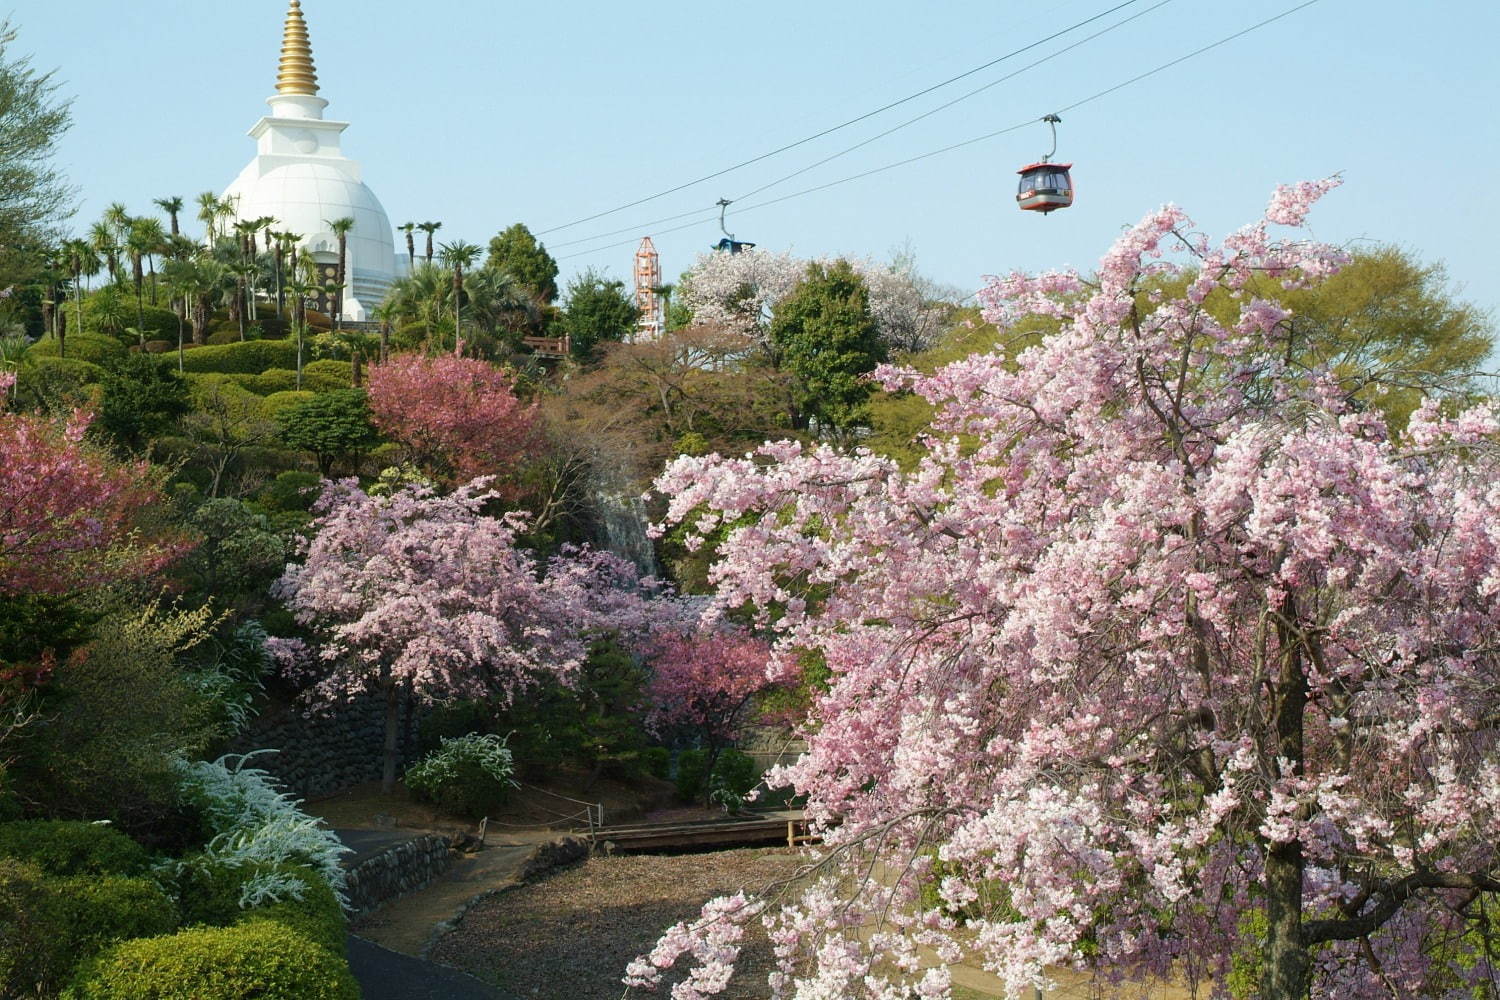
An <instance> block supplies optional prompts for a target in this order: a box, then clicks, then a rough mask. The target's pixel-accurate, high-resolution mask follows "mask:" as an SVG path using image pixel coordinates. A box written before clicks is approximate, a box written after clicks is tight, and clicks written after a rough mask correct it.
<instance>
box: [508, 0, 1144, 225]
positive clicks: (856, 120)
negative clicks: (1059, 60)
mask: <svg viewBox="0 0 1500 1000" xmlns="http://www.w3.org/2000/svg"><path fill="white" fill-rule="evenodd" d="M1139 2H1140V0H1124V2H1123V3H1118V4H1116V5H1115V6H1113V7H1111V8H1109V9H1108V10H1106V11H1101V12H1100V13H1098V14H1095V15H1094V16H1093V17H1090V18H1086V19H1085V20H1082V21H1079V22H1078V23H1077V24H1072V25H1069V26H1068V27H1066V28H1063V29H1062V30H1061V31H1056V32H1053V33H1052V34H1050V35H1048V36H1047V37H1046V38H1039V39H1037V40H1036V41H1034V42H1031V43H1029V44H1027V45H1023V46H1022V47H1021V48H1019V49H1015V50H1014V51H1011V52H1007V53H1006V54H1005V55H1003V56H998V57H997V58H994V59H991V60H990V61H989V62H987V63H984V64H983V65H980V66H975V67H974V68H973V69H970V70H965V71H964V72H962V73H960V74H958V75H957V76H952V77H949V78H948V79H946V80H944V81H943V82H941V83H934V84H933V85H932V86H930V87H926V88H923V89H922V90H919V91H917V92H916V93H915V94H908V95H907V96H905V97H903V98H901V99H899V100H895V101H892V102H891V103H889V104H886V105H883V106H881V107H878V108H876V109H875V110H874V111H867V112H865V113H864V114H862V115H860V116H859V117H857V118H851V119H849V120H848V121H846V122H842V123H840V124H838V125H834V126H832V127H830V128H825V129H824V130H823V131H821V132H816V133H814V134H812V135H810V136H807V137H806V138H802V139H798V140H797V141H796V142H789V143H787V144H786V145H785V146H780V147H777V148H776V149H773V150H771V151H770V152H768V153H761V154H760V155H759V156H753V157H751V158H750V159H748V160H742V161H741V162H739V163H736V164H734V165H733V166H730V167H725V168H724V169H722V170H716V171H714V172H713V173H711V174H704V175H703V176H702V177H698V178H695V179H693V180H690V181H687V182H685V183H682V184H678V185H677V186H675V187H670V188H667V189H666V190H665V191H658V192H657V193H656V194H652V195H647V196H646V197H644V198H637V199H636V200H635V201H631V202H627V203H625V204H623V205H618V206H616V207H614V208H611V209H607V210H606V211H603V212H596V213H594V214H593V215H588V216H585V217H583V218H581V219H574V220H573V221H572V222H565V223H563V224H562V225H560V226H553V227H551V228H550V229H541V230H538V231H537V233H536V235H538V236H545V235H546V234H547V233H555V232H558V231H560V230H563V229H571V228H572V227H573V226H581V225H583V223H585V222H593V221H594V220H595V219H602V218H604V216H606V215H614V214H615V213H616V212H623V211H625V209H627V208H634V207H635V206H637V205H644V204H645V203H646V202H648V201H655V200H656V199H658V198H665V197H666V196H667V195H669V194H676V193H677V192H678V191H681V190H683V189H685V188H690V187H692V186H693V185H695V184H701V183H703V182H704V181H710V180H713V179H714V178H715V177H722V176H724V175H725V174H727V173H731V172H733V171H735V170H739V169H740V168H742V167H748V166H750V165H751V164H753V163H759V162H760V161H762V160H766V159H770V158H771V157H773V156H777V155H779V154H781V153H785V152H786V151H787V150H790V149H796V148H797V147H798V146H804V145H806V144H807V143H809V142H812V141H814V140H816V139H821V138H823V137H824V136H826V135H832V134H833V133H834V132H838V131H841V130H842V129H846V128H848V127H849V126H851V125H857V124H859V123H860V122H862V121H864V120H866V119H867V118H873V117H875V116H876V115H878V114H883V113H884V112H886V111H889V110H891V109H892V108H897V107H900V106H901V105H903V104H906V103H909V102H911V101H914V100H916V99H917V98H919V97H924V96H926V95H927V94H930V93H932V92H933V91H934V90H941V89H942V88H943V87H946V86H948V85H949V84H950V83H957V82H958V81H959V80H963V79H965V78H967V77H971V76H973V75H974V74H975V73H980V72H983V71H984V70H987V69H989V68H990V67H991V66H996V65H998V64H1000V63H1002V62H1004V61H1005V60H1007V59H1012V58H1014V57H1016V56H1018V55H1021V54H1022V53H1023V52H1029V51H1031V50H1032V49H1034V48H1036V47H1037V46H1038V45H1045V44H1047V43H1048V42H1050V41H1052V40H1054V39H1057V38H1061V37H1062V36H1063V35H1066V34H1069V33H1070V32H1074V31H1077V30H1078V29H1079V28H1082V27H1085V26H1087V25H1090V24H1092V23H1094V22H1095V21H1097V20H1099V19H1100V18H1102V17H1108V16H1109V15H1111V14H1113V13H1114V12H1115V11H1117V10H1123V9H1124V8H1126V7H1129V6H1131V5H1132V4H1136V3H1139Z"/></svg>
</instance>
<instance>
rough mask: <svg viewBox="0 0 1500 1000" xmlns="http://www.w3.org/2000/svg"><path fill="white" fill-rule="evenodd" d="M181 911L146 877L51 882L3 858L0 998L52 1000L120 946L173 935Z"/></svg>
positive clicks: (34, 870) (29, 867) (32, 867)
mask: <svg viewBox="0 0 1500 1000" xmlns="http://www.w3.org/2000/svg"><path fill="white" fill-rule="evenodd" d="M176 926H177V908H176V907H175V906H174V905H173V903H172V901H171V900H170V899H168V898H167V897H166V895H164V894H163V893H162V891H161V889H159V888H158V887H157V886H156V885H155V883H153V882H151V881H150V880H148V879H144V878H126V877H123V876H117V875H111V876H105V877H99V876H95V875H78V876H71V877H67V878H51V877H49V876H47V875H44V874H43V873H42V870H41V869H40V868H38V867H37V866H36V865H33V864H28V863H25V862H21V861H16V860H14V859H9V858H7V859H3V860H0V995H3V996H7V997H13V996H32V995H41V996H53V995H55V994H56V991H57V989H58V988H59V987H60V986H61V985H62V984H63V983H65V982H66V981H67V980H68V979H69V977H70V976H71V975H72V974H73V971H74V969H75V968H76V967H77V966H78V964H79V963H80V962H82V961H84V960H86V959H88V958H89V957H91V956H93V955H95V954H97V953H98V952H100V951H101V950H103V949H104V948H107V947H109V946H110V945H112V944H114V943H115V942H117V941H123V940H128V939H130V938H139V937H151V936H155V935H158V934H167V933H170V932H171V931H172V930H173V929H174V928H175V927H176Z"/></svg>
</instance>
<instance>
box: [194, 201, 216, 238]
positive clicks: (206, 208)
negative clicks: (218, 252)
mask: <svg viewBox="0 0 1500 1000" xmlns="http://www.w3.org/2000/svg"><path fill="white" fill-rule="evenodd" d="M194 202H195V203H196V204H197V206H198V221H199V222H201V223H203V236H204V238H205V239H206V240H207V241H208V245H209V246H210V247H211V246H213V245H214V240H215V238H216V237H217V236H218V223H219V196H218V195H216V194H214V193H213V192H212V191H204V192H202V193H200V194H199V195H198V197H197V198H196V199H194Z"/></svg>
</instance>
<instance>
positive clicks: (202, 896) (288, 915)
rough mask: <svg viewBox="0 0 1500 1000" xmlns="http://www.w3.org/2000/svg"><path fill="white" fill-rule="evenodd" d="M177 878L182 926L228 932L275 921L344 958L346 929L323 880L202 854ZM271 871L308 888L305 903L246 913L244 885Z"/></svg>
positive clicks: (287, 869) (264, 907)
mask: <svg viewBox="0 0 1500 1000" xmlns="http://www.w3.org/2000/svg"><path fill="white" fill-rule="evenodd" d="M185 860H186V862H187V863H186V864H184V865H183V866H182V868H181V870H180V871H179V873H178V876H177V881H176V891H177V897H178V902H179V905H180V906H181V907H182V922H183V923H184V924H207V925H209V926H212V927H228V926H230V925H232V924H238V923H243V922H245V921H246V920H274V921H275V922H277V923H279V924H283V925H284V926H286V927H289V928H291V929H292V930H294V931H296V932H297V933H299V934H301V935H302V936H304V937H306V938H307V939H308V940H309V941H313V942H315V943H316V944H319V945H322V946H323V947H324V948H327V949H328V950H329V951H331V952H332V953H333V954H335V955H343V954H344V936H345V932H346V929H347V928H346V925H345V921H344V911H343V909H342V908H341V907H340V906H339V901H338V899H337V897H335V896H334V894H333V890H332V889H330V888H329V887H328V885H327V883H325V882H324V881H323V880H322V879H321V878H319V877H317V875H315V874H314V873H313V872H312V871H310V870H309V869H307V868H299V867H297V866H295V865H243V866H240V867H230V866H228V865H223V864H217V863H215V862H214V861H212V860H211V859H209V858H207V857H205V856H203V855H198V856H196V857H190V858H188V859H185ZM268 872H274V873H279V874H282V875H289V876H291V877H292V878H295V879H296V880H297V881H299V882H301V883H302V885H303V886H304V890H303V893H302V898H301V899H288V900H286V901H284V902H280V903H276V902H270V903H264V904H262V905H260V906H256V907H251V908H249V909H245V908H243V907H241V906H240V891H241V889H243V888H244V885H245V883H246V882H248V881H249V880H250V879H251V878H254V877H255V876H257V875H261V874H264V873H268Z"/></svg>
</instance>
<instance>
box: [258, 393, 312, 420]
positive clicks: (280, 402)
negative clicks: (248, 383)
mask: <svg viewBox="0 0 1500 1000" xmlns="http://www.w3.org/2000/svg"><path fill="white" fill-rule="evenodd" d="M317 395H318V394H317V393H315V392H313V391H312V390H311V389H288V390H286V391H285V392H273V393H271V394H270V395H269V396H267V397H266V412H267V413H268V414H270V415H271V416H273V417H274V416H276V414H278V413H280V412H281V411H282V410H285V409H287V408H288V407H292V406H297V405H299V404H301V403H305V402H307V401H308V400H309V399H313V398H315V397H316V396H317Z"/></svg>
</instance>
